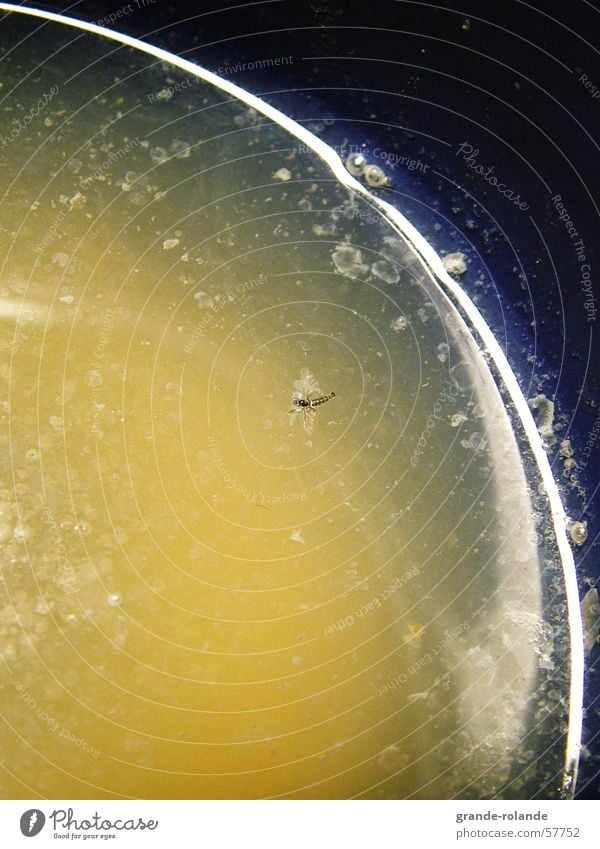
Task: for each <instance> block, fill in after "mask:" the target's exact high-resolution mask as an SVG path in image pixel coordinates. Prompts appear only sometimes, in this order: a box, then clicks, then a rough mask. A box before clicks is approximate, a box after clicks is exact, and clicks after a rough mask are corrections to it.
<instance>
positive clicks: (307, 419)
mask: <svg viewBox="0 0 600 849" xmlns="http://www.w3.org/2000/svg"><path fill="white" fill-rule="evenodd" d="M302 412H303V414H304V415H303V416H302V423H303V425H304V430H305V431H306V433H308V434H311V433H312V432H313V430H314V427H315V418H316V411H315V410H313V408H312V407H304V408H303V410H302Z"/></svg>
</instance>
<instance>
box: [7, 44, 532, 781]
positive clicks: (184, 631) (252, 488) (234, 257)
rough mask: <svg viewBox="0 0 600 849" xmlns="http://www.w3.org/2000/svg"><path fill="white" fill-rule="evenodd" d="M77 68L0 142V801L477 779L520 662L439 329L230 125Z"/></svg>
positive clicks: (304, 182)
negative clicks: (306, 396)
mask: <svg viewBox="0 0 600 849" xmlns="http://www.w3.org/2000/svg"><path fill="white" fill-rule="evenodd" d="M98 50H99V51H100V53H101V52H102V51H101V50H100V48H98ZM74 55H76V54H74ZM126 58H127V57H126ZM73 61H76V60H75V59H73ZM112 61H113V62H116V61H117V60H116V59H114V58H113V59H112ZM128 61H129V59H128ZM95 73H96V76H95V77H94V81H95V82H94V84H95V86H96V89H94V90H95V91H96V90H97V91H98V92H101V91H102V92H103V94H102V95H101V96H100V95H98V99H97V100H92V99H91V98H90V97H88V96H87V95H84V93H83V91H82V87H83V89H85V86H84V85H83V83H81V84H80V87H79V88H75V89H73V88H71V89H68V87H67V88H66V89H65V91H61V92H60V94H59V95H57V96H56V99H55V101H54V102H53V104H52V105H51V106H50V107H49V108H48V110H47V113H46V116H45V117H46V118H48V119H49V120H50V122H51V123H50V124H49V125H46V124H44V122H43V120H42V121H41V122H40V121H38V123H37V124H35V126H34V128H32V129H31V130H30V131H29V130H28V131H27V132H23V134H22V135H21V137H20V139H19V144H18V145H17V144H14V143H13V144H12V145H11V146H9V149H7V150H6V151H2V155H3V156H5V157H6V161H7V162H8V163H9V165H10V167H9V168H8V169H5V170H3V172H2V174H3V176H2V191H3V192H4V193H5V194H4V201H3V204H2V208H1V213H2V231H1V236H2V246H3V249H4V254H5V261H4V265H3V268H2V276H1V278H0V297H1V303H2V321H1V333H2V335H1V351H0V355H1V360H0V369H1V376H2V380H3V386H4V394H3V416H2V430H1V440H2V448H3V481H2V490H1V492H0V502H1V503H0V510H1V518H0V534H1V538H2V542H3V549H2V579H3V580H2V583H1V584H0V592H1V596H0V639H1V642H0V652H1V657H2V716H3V721H4V728H3V731H4V741H3V758H2V761H3V770H4V771H3V774H2V791H1V792H2V795H4V796H6V797H17V798H18V797H23V796H33V797H35V796H41V797H50V798H52V797H54V798H86V797H88V798H128V797H149V798H152V797H167V798H223V797H225V798H255V797H288V798H348V797H362V798H380V797H383V798H401V797H404V796H412V797H417V798H419V797H420V798H434V797H436V796H437V797H447V796H452V795H457V794H458V795H460V794H465V795H469V794H475V795H477V794H479V795H485V793H486V792H490V791H489V788H490V787H492V788H496V789H497V787H498V786H500V785H501V784H502V782H503V781H504V780H506V778H507V776H508V774H509V770H510V767H511V759H510V757H509V756H510V748H511V746H512V745H514V739H515V737H518V735H519V734H520V733H521V725H520V723H521V718H520V716H519V709H518V707H519V706H517V707H515V703H514V702H513V701H511V700H510V699H509V700H508V701H507V702H506V704H502V705H500V706H499V705H498V703H497V699H498V692H499V685H498V679H496V677H495V674H496V673H495V672H494V668H496V669H500V670H511V672H510V675H511V678H510V679H507V680H509V683H510V687H509V688H508V692H511V687H512V686H513V680H512V677H513V676H514V671H513V670H514V668H515V664H516V668H517V669H521V667H520V666H519V663H520V661H515V654H514V653H513V650H512V649H511V650H510V651H507V650H506V648H505V647H502V641H501V639H500V632H499V631H498V630H497V621H496V619H495V618H494V616H495V611H496V607H495V602H494V601H492V598H493V594H494V591H495V589H496V588H497V587H498V585H499V579H498V576H497V574H496V572H495V564H496V563H497V560H498V548H497V538H496V537H497V533H498V527H497V522H498V518H497V516H498V511H497V510H496V507H495V499H496V498H497V483H496V477H495V475H496V471H495V466H494V460H493V457H492V454H491V453H490V452H489V451H488V440H487V436H486V434H487V433H488V429H489V427H490V426H491V425H490V420H489V416H488V417H487V419H486V410H485V409H484V408H482V406H481V405H480V404H479V405H478V403H477V398H476V397H475V396H474V394H473V387H472V384H471V382H470V378H469V375H470V372H469V368H468V367H467V366H466V365H465V364H464V363H462V365H461V360H462V357H461V354H460V352H459V349H458V347H457V346H456V340H455V339H453V337H452V331H450V335H449V331H448V327H449V326H450V325H449V315H448V312H447V307H443V305H442V306H440V304H437V305H436V304H434V303H432V301H431V298H430V297H429V295H428V294H427V291H426V289H425V288H423V283H424V281H425V280H426V278H425V275H423V274H422V272H421V271H420V270H419V267H418V265H415V262H414V260H411V258H410V253H409V251H408V250H407V249H406V248H405V247H403V245H402V244H401V243H400V242H399V241H398V240H397V239H396V238H392V237H391V236H390V234H389V233H388V234H387V235H386V234H385V232H383V233H379V232H375V231H376V229H377V228H374V227H370V228H366V229H367V230H368V232H369V234H370V235H369V238H367V237H366V236H365V235H364V233H365V227H363V226H362V225H363V223H364V219H365V216H363V217H362V218H361V217H360V216H359V217H357V216H356V211H357V206H356V199H352V198H351V197H349V196H348V193H347V192H346V191H344V190H341V189H339V188H337V187H336V186H335V184H334V182H333V181H332V177H331V174H330V173H329V172H328V171H327V170H326V169H325V168H324V167H323V166H322V165H320V164H318V163H317V162H316V160H315V159H314V158H312V159H309V158H308V157H307V156H303V155H302V154H301V152H299V151H298V150H297V149H294V146H293V144H290V141H289V139H287V138H281V137H280V135H277V133H276V132H275V131H274V130H273V129H272V128H271V127H269V125H268V122H263V123H262V124H261V121H260V120H259V119H258V118H257V116H256V114H253V113H252V112H251V111H249V110H247V109H245V108H244V107H241V106H240V105H236V104H225V105H222V104H221V105H219V102H220V100H223V98H222V97H216V96H214V94H210V93H207V92H205V91H204V90H203V89H199V90H191V91H189V92H188V91H186V90H184V89H181V90H178V91H177V93H176V94H175V96H172V97H171V98H167V97H166V96H165V97H162V98H160V99H159V102H156V101H154V102H153V105H152V106H149V105H148V97H147V95H148V93H149V92H156V91H159V92H160V91H162V90H166V89H165V86H166V87H168V86H169V85H171V84H173V83H174V82H176V81H177V80H178V79H179V77H177V75H176V72H173V71H168V70H165V69H164V68H160V67H156V66H153V67H152V68H151V69H150V70H149V71H147V72H146V71H144V73H143V74H142V75H141V77H142V78H141V79H138V80H137V81H134V82H132V81H128V82H127V84H125V83H122V84H120V83H118V81H117V82H115V79H116V78H118V75H117V74H115V73H114V72H113V70H112V68H111V70H110V72H109V71H108V70H107V71H106V79H104V78H103V79H100V77H99V75H100V71H99V70H98V69H96V71H95ZM32 85H33V83H32ZM104 85H105V86H106V89H103V88H102V86H104ZM194 85H195V86H198V87H199V84H198V83H197V82H196V81H195V82H194ZM26 93H27V89H25V94H26ZM34 93H35V92H34V91H33V90H32V91H31V92H30V96H31V97H33V96H34ZM25 94H23V91H22V92H21V101H20V102H22V103H23V104H25V105H26V104H27V102H28V100H27V97H26V96H25ZM61 98H62V100H61ZM136 104H137V105H138V106H139V105H140V104H141V107H140V108H134V107H135V106H136ZM25 105H24V106H23V107H22V108H23V109H25ZM78 105H80V106H81V108H82V110H83V111H82V113H81V115H79V113H77V106H78ZM161 109H162V110H163V111H162V112H161ZM62 110H66V114H68V115H71V114H77V115H79V117H78V118H77V119H76V120H75V119H71V120H69V121H66V119H65V112H64V111H62ZM124 115H127V116H128V117H127V120H126V121H125V120H124V119H123V116H124ZM8 117H9V116H8V115H7V114H5V118H6V119H8ZM228 134H231V137H230V136H229V135H228ZM225 142H227V143H225ZM228 145H229V147H228ZM280 169H286V173H284V172H281V171H280ZM248 187H251V188H250V190H249V188H248ZM366 208H367V209H368V207H366ZM305 369H307V370H308V371H309V372H310V373H311V374H312V375H313V376H314V379H315V381H316V382H317V383H318V385H319V389H320V392H321V394H323V395H327V394H330V393H335V397H333V398H331V399H330V400H328V401H327V402H325V403H323V404H322V405H320V406H319V407H318V408H316V409H315V411H314V414H313V415H312V419H313V423H314V428H313V429H312V432H310V433H309V432H307V430H306V429H305V428H304V425H303V418H304V416H303V414H302V413H290V409H293V401H292V398H293V393H294V391H296V390H295V384H296V383H297V382H298V381H299V380H300V378H301V375H302V372H303V370H305ZM317 394H318V393H316V392H315V393H313V395H312V396H310V397H312V398H313V399H314V398H315V397H316V396H317ZM434 413H435V415H436V418H435V420H434V421H433V423H431V421H432V420H431V417H432V415H433V414H434ZM421 443H423V444H421ZM419 446H421V447H419ZM507 450H508V449H507ZM522 513H523V514H525V513H526V510H523V511H522ZM520 521H521V519H520V518H519V517H518V516H517V517H516V518H515V522H516V523H517V524H516V525H515V527H517V525H518V522H520ZM523 522H524V525H523V526H525V525H526V521H525V520H523ZM524 548H526V546H525V547H524ZM523 550H524V549H523ZM520 556H521V555H520ZM522 559H523V560H525V559H526V558H525V555H523V557H522ZM511 568H512V567H511ZM523 570H524V577H523V579H522V580H523V586H524V589H523V596H524V597H526V596H527V593H528V592H529V590H528V587H529V582H530V581H531V574H529V576H527V574H526V572H525V568H524V567H523ZM507 628H509V630H510V627H509V626H507V625H506V623H505V624H504V629H505V632H506V629H507ZM519 674H521V673H519ZM530 680H531V670H530V669H529V668H528V667H527V663H523V664H522V677H521V678H520V686H521V687H522V688H523V693H526V687H527V686H528V682H530ZM504 683H505V682H504ZM504 683H503V685H502V686H504ZM500 690H501V688H500ZM515 698H516V697H515ZM524 698H525V696H524ZM472 716H475V717H476V718H477V720H476V723H475V728H474V730H473V729H471V727H470V726H469V718H470V717H472ZM482 717H483V719H482ZM477 723H479V724H477ZM498 735H501V736H502V735H503V736H502V744H501V745H500V748H497V747H496V744H497V739H498ZM486 740H487V745H488V750H489V754H488V753H487V752H488V750H486V753H485V754H484V755H481V752H480V750H479V747H480V746H481V745H482V742H483V743H485V742H486ZM490 741H491V742H490Z"/></svg>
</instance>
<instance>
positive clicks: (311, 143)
mask: <svg viewBox="0 0 600 849" xmlns="http://www.w3.org/2000/svg"><path fill="white" fill-rule="evenodd" d="M0 9H2V10H4V11H6V12H18V13H20V14H22V15H29V16H30V17H34V18H41V19H43V20H46V21H54V22H55V23H61V24H66V25H67V26H71V27H75V28H76V29H80V30H83V31H84V32H89V33H93V34H95V35H100V36H103V37H105V38H108V39H111V40H112V41H116V42H118V43H120V44H124V45H128V46H129V47H133V48H135V49H137V50H140V51H141V52H143V53H147V54H149V55H150V56H153V57H154V58H156V59H159V60H161V61H165V62H169V63H170V64H172V65H175V66H177V67H179V68H181V69H182V70H184V71H187V72H188V73H190V74H193V75H194V76H195V77H198V79H201V80H204V81H205V82H208V83H211V84H212V85H214V86H215V87H216V88H218V89H221V91H224V92H227V93H228V94H231V95H233V96H234V97H236V98H237V99H238V100H240V101H242V102H243V103H245V104H247V105H248V106H250V107H252V108H254V109H256V111H257V112H260V113H262V114H263V115H265V116H266V117H267V118H270V119H271V120H272V121H274V122H275V123H277V124H279V125H280V126H281V127H283V129H285V130H287V131H288V132H289V133H290V134H291V135H293V136H295V137H296V138H297V139H298V140H299V141H301V142H303V143H304V144H305V145H306V146H307V147H309V148H310V149H311V150H312V151H313V152H314V153H316V154H317V155H318V156H320V157H321V159H323V160H324V162H325V163H326V164H327V165H328V167H329V168H330V169H331V171H332V172H333V173H334V174H335V176H336V177H337V178H338V180H339V181H340V183H342V184H343V185H345V186H347V187H348V188H350V189H352V190H353V191H355V192H357V193H359V194H361V195H363V196H365V197H368V199H369V202H370V203H372V204H373V205H374V206H377V207H378V208H379V209H380V210H381V211H382V212H384V213H385V216H386V218H387V219H388V220H389V221H390V222H391V223H393V224H394V225H395V227H396V229H397V230H398V231H399V233H400V235H402V236H403V237H404V238H405V239H406V240H407V241H408V242H409V244H410V246H411V247H412V248H413V249H414V250H415V252H416V253H417V254H418V255H419V256H420V257H421V259H422V260H423V262H424V264H425V265H426V266H427V268H428V269H429V270H430V272H431V274H432V275H433V277H434V278H435V279H436V280H437V282H438V283H440V284H441V285H442V286H443V287H444V288H445V289H446V290H447V291H448V292H449V293H450V294H451V296H452V298H453V299H454V301H455V303H457V304H459V305H460V306H461V308H462V309H463V310H464V313H465V315H466V316H468V318H469V321H470V322H471V324H472V327H473V329H474V330H475V331H476V332H477V333H478V334H479V337H480V339H481V340H482V342H483V344H484V345H485V347H486V349H487V351H488V352H489V354H490V356H491V358H492V360H493V362H494V365H495V366H496V368H497V369H498V373H499V374H500V377H501V379H502V381H503V383H504V386H505V388H506V391H507V392H508V394H509V396H510V399H511V401H512V403H513V404H514V408H515V411H516V413H517V415H518V417H519V420H520V422H521V424H522V426H523V429H524V431H525V434H526V436H527V439H528V442H529V445H530V446H531V449H532V452H533V456H534V458H535V461H536V465H537V468H538V471H539V473H540V476H541V478H542V481H543V484H544V487H545V490H546V493H547V495H548V500H549V503H550V511H551V515H552V521H553V525H554V530H555V534H556V540H557V545H558V550H559V553H560V558H561V564H562V570H563V577H564V582H565V592H566V599H567V620H568V625H569V643H570V644H569V664H570V684H569V711H568V728H567V740H566V752H565V765H564V775H563V790H564V791H565V792H567V791H572V790H574V788H575V784H576V781H577V767H578V762H579V752H580V748H581V733H582V727H583V681H584V651H583V645H584V643H583V623H582V618H581V608H580V603H579V590H578V587H577V573H576V570H575V561H574V558H573V552H572V550H571V546H570V543H569V540H568V537H567V516H566V514H565V511H564V507H563V504H562V501H561V499H560V494H559V492H558V487H557V484H556V481H555V480H554V476H553V474H552V469H551V467H550V462H549V460H548V456H547V454H546V452H545V451H544V447H543V445H542V440H541V437H540V435H539V433H538V430H537V427H536V424H535V421H534V418H533V415H532V413H531V410H530V409H529V406H528V404H527V400H526V398H525V396H524V395H523V393H522V392H521V389H520V387H519V384H518V381H517V378H516V376H515V374H514V372H513V370H512V369H511V367H510V365H509V362H508V360H507V359H506V356H505V354H504V351H503V350H502V348H501V347H500V344H499V343H498V341H497V340H496V337H495V336H494V334H493V333H492V331H491V329H490V327H489V326H488V324H487V323H486V321H485V319H484V318H483V316H482V315H481V313H480V312H479V310H478V309H477V307H476V306H475V304H474V303H473V302H472V301H471V299H470V298H469V296H468V295H467V294H466V293H465V292H464V291H463V290H462V289H461V287H460V286H459V285H458V283H457V282H456V281H455V280H453V279H452V278H451V277H450V275H449V274H448V273H447V271H446V269H445V268H444V266H443V264H442V260H441V258H440V257H439V256H438V255H437V253H436V252H435V250H434V249H433V247H432V246H431V245H430V244H429V242H427V240H426V239H425V238H423V236H422V235H421V233H419V231H418V230H417V229H416V228H415V227H414V226H413V225H412V224H411V223H410V222H409V221H408V220H407V219H406V218H405V217H404V216H403V215H402V213H401V212H398V210H397V209H395V207H393V206H391V204H389V203H387V202H386V201H384V200H381V199H380V198H378V197H375V196H374V195H372V194H371V193H370V192H369V191H368V189H367V188H366V187H365V186H364V185H363V184H362V183H359V181H358V180H356V179H355V178H354V177H353V176H352V175H351V174H350V173H349V172H348V171H347V170H346V168H345V166H344V164H343V162H342V160H341V159H340V157H339V156H338V155H337V153H336V152H335V151H334V150H333V149H332V148H331V147H329V145H327V144H325V142H324V141H322V140H321V139H319V138H317V136H315V135H313V133H311V132H310V131H309V130H307V129H305V128H304V127H302V126H301V125H300V124H298V123H296V121H294V120H292V119H291V118H288V117H287V115H284V113H283V112H280V111H279V109H276V108H275V107H274V106H270V105H269V104H268V103H265V102H264V101H263V100H261V99H260V98H259V97H256V96H255V95H253V94H250V93H249V92H247V91H245V90H244V89H242V88H240V87H239V86H237V85H235V84H234V83H231V82H229V81H228V80H226V79H222V78H221V77H220V76H218V75H217V74H214V73H212V72H211V71H207V70H206V69H205V68H202V67H201V66H199V65H196V64H194V63H193V62H190V61H189V60H188V59H182V58H181V57H179V56H177V55H176V54H174V53H170V52H169V51H168V50H163V49H162V48H160V47H154V46H153V45H151V44H147V43H146V42H144V41H141V40H140V39H138V38H134V37H133V36H130V35H125V34H123V33H120V32H115V31H114V30H110V29H107V28H106V27H102V26H99V25H98V24H93V23H88V22H87V21H80V20H78V19H77V18H72V17H70V16H68V15H62V14H57V13H55V12H46V11H43V10H40V9H32V8H27V7H23V6H18V5H16V4H14V3H2V2H0Z"/></svg>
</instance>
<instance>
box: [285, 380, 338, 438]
mask: <svg viewBox="0 0 600 849" xmlns="http://www.w3.org/2000/svg"><path fill="white" fill-rule="evenodd" d="M311 396H314V397H311ZM332 398H335V392H330V393H329V394H328V395H323V394H322V391H321V387H320V386H319V384H318V383H317V381H316V379H315V376H314V375H313V374H311V372H310V371H309V370H308V369H307V368H303V369H302V371H301V372H300V380H295V381H294V392H293V393H292V409H291V410H290V423H292V424H293V423H294V421H296V416H295V415H294V413H301V414H302V424H303V425H304V430H305V431H306V433H312V432H313V429H314V426H315V418H316V409H317V407H320V406H321V404H325V403H326V402H327V401H331V399H332Z"/></svg>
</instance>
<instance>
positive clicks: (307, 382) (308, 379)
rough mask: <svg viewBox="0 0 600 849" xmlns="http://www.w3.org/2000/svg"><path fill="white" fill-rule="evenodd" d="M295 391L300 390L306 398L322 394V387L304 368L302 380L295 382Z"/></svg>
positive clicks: (301, 374) (301, 375)
mask: <svg viewBox="0 0 600 849" xmlns="http://www.w3.org/2000/svg"><path fill="white" fill-rule="evenodd" d="M294 389H296V390H298V392H300V393H301V394H302V395H303V396H304V397H305V398H308V396H309V395H313V394H317V395H320V394H321V387H320V386H319V384H318V383H317V381H316V379H315V376H314V374H312V373H311V372H310V371H309V370H308V369H307V368H303V369H302V371H301V372H300V380H295V381H294Z"/></svg>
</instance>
